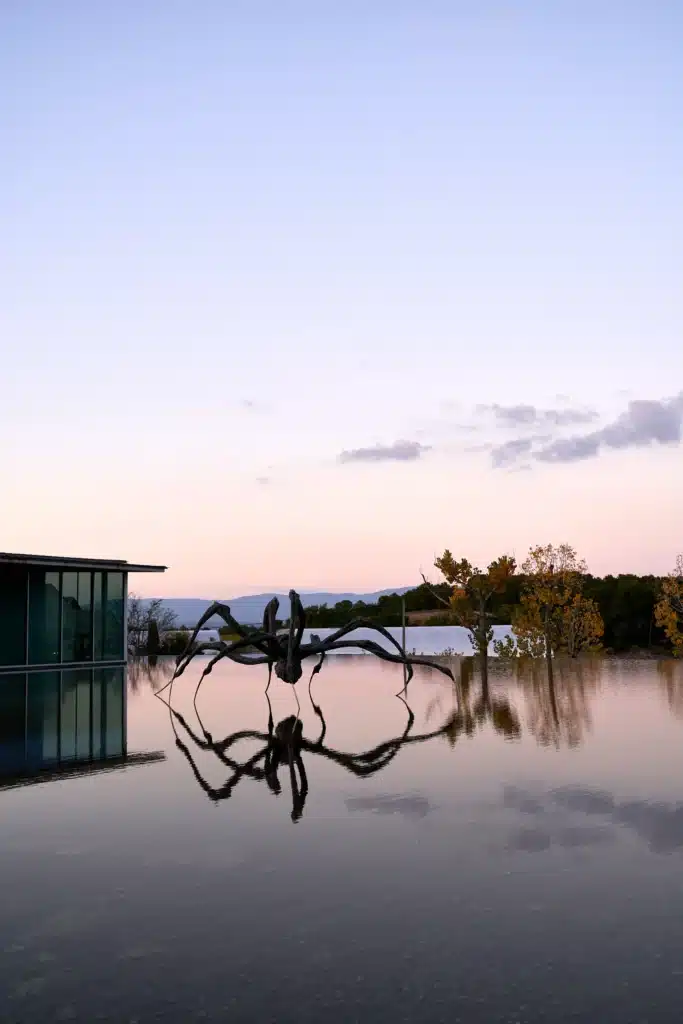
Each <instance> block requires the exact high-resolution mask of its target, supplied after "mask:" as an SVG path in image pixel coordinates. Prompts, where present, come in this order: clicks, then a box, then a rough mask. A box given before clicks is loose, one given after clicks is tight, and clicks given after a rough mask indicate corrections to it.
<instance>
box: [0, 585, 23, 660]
mask: <svg viewBox="0 0 683 1024" xmlns="http://www.w3.org/2000/svg"><path fill="white" fill-rule="evenodd" d="M27 585H28V569H25V568H24V567H23V566H18V565H3V566H0V665H25V664H26V588H27Z"/></svg>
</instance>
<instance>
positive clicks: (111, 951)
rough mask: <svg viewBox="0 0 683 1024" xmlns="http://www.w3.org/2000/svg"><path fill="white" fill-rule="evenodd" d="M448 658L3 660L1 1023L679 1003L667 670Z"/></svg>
mask: <svg viewBox="0 0 683 1024" xmlns="http://www.w3.org/2000/svg"><path fill="white" fill-rule="evenodd" d="M454 664H455V663H454ZM464 665H465V668H464V670H463V667H462V665H461V666H456V667H457V668H458V673H457V675H458V682H457V684H456V685H455V686H453V685H451V684H450V683H449V681H448V680H447V679H446V678H445V677H443V676H441V675H439V674H438V673H436V672H431V671H429V670H419V671H417V672H416V675H415V678H414V679H413V681H412V682H411V683H410V685H409V687H408V691H407V693H406V694H399V691H400V690H401V688H402V686H403V676H402V671H401V669H400V668H395V667H394V666H392V665H385V664H383V663H377V662H376V661H374V659H370V658H364V657H348V656H347V657H344V658H330V659H329V661H328V663H326V664H325V666H324V667H323V669H322V672H321V673H320V675H319V676H316V678H315V679H314V680H313V683H312V687H311V690H310V694H309V691H308V689H307V686H306V683H305V682H304V681H302V682H301V683H300V684H299V686H298V687H297V691H296V692H297V694H298V699H299V701H300V711H299V710H298V709H297V698H296V695H295V692H294V691H293V689H292V688H291V687H288V686H286V685H285V684H283V683H281V682H280V681H279V680H274V681H273V683H272V685H271V687H270V690H269V692H268V694H267V695H266V694H265V693H264V687H265V673H264V672H263V671H262V670H261V669H259V668H255V667H245V666H238V665H224V666H221V665H218V666H217V667H216V668H215V669H214V671H213V673H212V674H211V675H210V676H208V677H207V678H206V680H205V682H204V683H203V685H202V687H201V689H200V691H199V695H198V698H197V704H196V707H195V706H194V704H193V694H194V690H195V685H196V681H197V679H198V676H199V671H200V668H201V663H198V664H193V665H192V666H191V667H190V668H189V669H188V670H187V672H186V673H185V675H184V676H182V677H181V678H180V679H179V680H178V681H177V682H176V683H175V684H174V687H173V692H172V701H171V706H172V709H173V710H171V709H169V707H167V706H166V705H165V704H164V703H162V701H161V700H160V699H158V698H157V697H156V696H155V692H156V691H157V690H160V689H161V687H163V686H164V684H165V683H166V682H167V680H168V678H169V675H170V671H171V667H172V666H171V663H170V662H169V661H167V660H165V659H160V660H159V661H158V662H157V663H156V664H155V665H149V664H147V663H146V662H138V663H135V664H133V665H130V666H129V667H128V673H127V679H126V680H125V683H124V679H123V675H119V676H118V677H115V676H114V675H110V676H105V675H102V674H101V671H102V670H94V671H91V670H88V672H87V673H85V674H80V675H78V673H76V674H74V673H67V672H62V673H60V672H59V671H57V670H56V671H55V672H49V673H41V674H40V676H41V678H40V679H39V678H38V674H36V673H28V674H22V675H17V676H2V675H0V821H1V822H2V843H1V844H0V871H1V873H0V884H1V885H2V916H1V920H2V926H1V928H0V939H1V942H0V948H1V949H2V956H1V957H0V1020H8V1021H29V1022H33V1021H35V1022H41V1024H42V1022H44V1021H47V1020H76V1021H87V1022H91V1021H97V1020H111V1021H116V1022H123V1021H133V1020H136V1021H141V1022H144V1021H155V1020H164V1021H172V1022H175V1021H177V1022H181V1021H182V1022H184V1021H193V1020H215V1021H230V1022H240V1021H245V1022H246V1021H250V1022H261V1021H277V1022H292V1024H294V1022H297V1024H299V1022H313V1021H316V1022H318V1021H322V1020H325V1021H334V1022H336V1021H339V1022H345V1024H346V1022H349V1021H363V1022H364V1021H370V1022H375V1021H377V1022H387V1024H388V1022H392V1024H395V1022H397V1021H425V1022H432V1021H434V1022H436V1021H444V1022H445V1021H448V1022H454V1021H463V1022H475V1024H479V1022H481V1024H493V1022H498V1021H500V1022H536V1021H538V1022H541V1021H544V1022H546V1021H559V1022H563V1021H589V1022H597V1021H600V1022H612V1021H614V1022H619V1024H622V1022H630V1021H633V1022H641V1021H642V1022H649V1024H651V1022H659V1021H662V1022H673V1021H676V1020H678V1019H679V1017H680V1008H681V1006H683V961H682V960H681V956H680V950H681V948H683V798H682V795H681V788H682V785H683V784H682V783H681V779H682V778H683V665H678V664H676V663H674V662H667V661H641V662H628V661H620V660H619V661H618V660H611V661H607V660H605V661H601V660H597V659H596V660H589V661H586V662H580V663H575V664H573V665H565V666H557V668H556V673H555V684H554V687H553V688H552V689H550V688H549V686H548V683H547V680H546V679H545V676H544V675H543V672H542V671H541V670H539V671H536V672H531V671H526V670H525V671H524V672H521V673H514V674H513V673H511V672H506V671H504V670H503V669H502V668H501V667H499V666H496V667H495V669H494V671H493V673H492V678H491V682H490V687H489V688H488V690H487V692H484V693H483V692H482V690H481V686H480V684H479V682H478V680H477V678H476V675H474V676H472V674H471V672H470V671H469V666H468V663H464ZM110 671H111V670H110ZM98 672H99V673H100V674H98ZM77 675H78V678H77V677H76V676H77ZM397 694H399V695H398V696H397ZM167 695H168V690H166V691H165V692H164V696H167Z"/></svg>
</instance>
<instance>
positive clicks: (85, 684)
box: [76, 669, 92, 758]
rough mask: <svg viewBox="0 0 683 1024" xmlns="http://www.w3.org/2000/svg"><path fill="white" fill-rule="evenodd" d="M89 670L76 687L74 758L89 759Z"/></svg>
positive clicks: (90, 745) (84, 673) (90, 747)
mask: <svg viewBox="0 0 683 1024" xmlns="http://www.w3.org/2000/svg"><path fill="white" fill-rule="evenodd" d="M91 749H92V743H91V741H90V670H89V669H88V670H87V671H86V672H83V674H82V675H81V678H80V680H79V682H78V684H77V687H76V757H79V758H88V757H90V754H91Z"/></svg>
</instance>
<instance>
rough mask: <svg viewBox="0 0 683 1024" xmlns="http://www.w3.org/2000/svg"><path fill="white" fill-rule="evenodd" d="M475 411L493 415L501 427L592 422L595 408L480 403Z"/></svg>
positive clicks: (595, 415) (549, 425)
mask: <svg viewBox="0 0 683 1024" xmlns="http://www.w3.org/2000/svg"><path fill="white" fill-rule="evenodd" d="M477 412H481V413H489V414H491V415H493V416H494V417H495V419H496V422H497V423H498V425H499V426H501V427H570V426H578V425H579V424H580V423H594V422H595V420H596V419H597V418H598V414H597V412H596V411H595V409H539V408H537V406H535V405H497V404H494V405H480V406H477Z"/></svg>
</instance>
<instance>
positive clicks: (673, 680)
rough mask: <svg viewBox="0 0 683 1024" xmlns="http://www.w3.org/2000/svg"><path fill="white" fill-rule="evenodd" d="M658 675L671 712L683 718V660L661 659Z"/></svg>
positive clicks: (658, 664) (658, 663) (658, 665)
mask: <svg viewBox="0 0 683 1024" xmlns="http://www.w3.org/2000/svg"><path fill="white" fill-rule="evenodd" d="M657 675H658V676H659V680H660V683H661V685H662V688H663V690H664V693H665V695H666V701H667V704H668V705H669V710H670V711H671V714H672V715H675V716H676V718H683V661H674V659H673V658H666V659H661V660H659V661H658V662H657Z"/></svg>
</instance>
